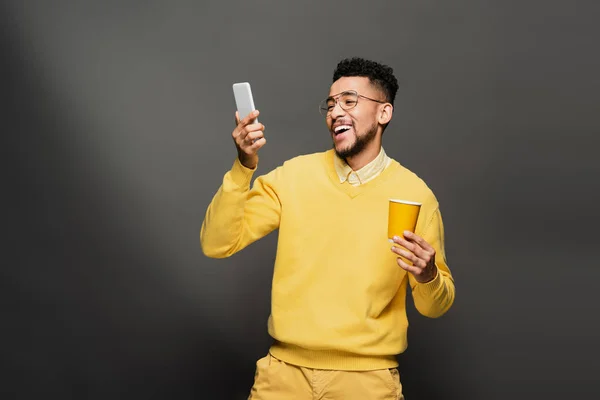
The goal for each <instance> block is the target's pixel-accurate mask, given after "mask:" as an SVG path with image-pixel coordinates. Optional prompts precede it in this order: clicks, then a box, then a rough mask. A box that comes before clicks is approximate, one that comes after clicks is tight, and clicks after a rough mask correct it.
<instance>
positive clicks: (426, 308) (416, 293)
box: [408, 208, 455, 318]
mask: <svg viewBox="0 0 600 400" xmlns="http://www.w3.org/2000/svg"><path fill="white" fill-rule="evenodd" d="M422 237H423V239H425V241H426V242H427V243H429V244H430V245H431V246H432V247H433V248H434V249H435V264H436V266H437V275H436V277H435V278H434V279H433V280H431V281H429V282H427V283H419V282H417V281H416V280H415V278H414V276H413V275H412V274H410V273H409V274H408V277H409V280H410V286H411V288H412V295H413V299H414V303H415V307H416V308H417V310H418V311H419V313H421V314H422V315H424V316H426V317H430V318H437V317H440V316H442V315H444V314H445V313H446V311H448V310H449V309H450V307H451V306H452V303H453V302H454V295H455V287H454V279H453V278H452V274H451V273H450V269H449V268H448V264H447V262H446V253H445V250H444V225H443V222H442V215H441V213H440V210H439V208H436V209H435V211H434V212H433V214H432V216H431V219H430V221H429V223H428V224H427V227H426V228H425V231H424V232H423V236H422Z"/></svg>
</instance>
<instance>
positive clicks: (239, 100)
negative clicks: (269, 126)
mask: <svg viewBox="0 0 600 400" xmlns="http://www.w3.org/2000/svg"><path fill="white" fill-rule="evenodd" d="M233 93H234V96H235V101H236V106H237V109H238V111H237V115H236V123H237V126H236V128H235V129H234V130H233V133H232V137H233V141H234V142H235V146H236V147H237V151H238V158H239V160H240V162H241V163H242V164H243V165H244V166H245V167H246V168H250V169H254V168H256V166H257V164H258V154H257V152H258V149H260V148H261V147H262V146H264V145H265V143H266V139H265V137H264V134H263V132H264V130H265V126H264V125H263V124H261V123H259V122H258V118H257V116H258V111H257V110H256V109H255V107H254V100H253V99H252V91H251V90H250V84H249V83H248V82H242V83H236V84H234V85H233Z"/></svg>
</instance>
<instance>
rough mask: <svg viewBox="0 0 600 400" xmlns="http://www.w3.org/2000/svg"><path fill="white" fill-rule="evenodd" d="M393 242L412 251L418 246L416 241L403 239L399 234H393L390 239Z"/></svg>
mask: <svg viewBox="0 0 600 400" xmlns="http://www.w3.org/2000/svg"><path fill="white" fill-rule="evenodd" d="M392 240H393V242H394V243H396V244H398V245H400V246H402V247H404V248H405V249H408V250H410V251H414V249H415V248H417V247H418V246H417V245H416V243H413V242H409V241H408V240H406V239H404V238H403V237H401V236H394V238H393V239H392Z"/></svg>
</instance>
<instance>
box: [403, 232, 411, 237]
mask: <svg viewBox="0 0 600 400" xmlns="http://www.w3.org/2000/svg"><path fill="white" fill-rule="evenodd" d="M411 233H412V232H411V231H404V236H410V234H411Z"/></svg>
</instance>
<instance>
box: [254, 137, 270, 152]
mask: <svg viewBox="0 0 600 400" xmlns="http://www.w3.org/2000/svg"><path fill="white" fill-rule="evenodd" d="M265 143H267V139H265V138H264V137H262V138H260V139H257V140H256V141H255V142H254V143H253V144H252V145H251V146H250V148H251V149H252V150H254V151H256V150H258V149H260V148H261V147H263V146H264V145H265Z"/></svg>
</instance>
